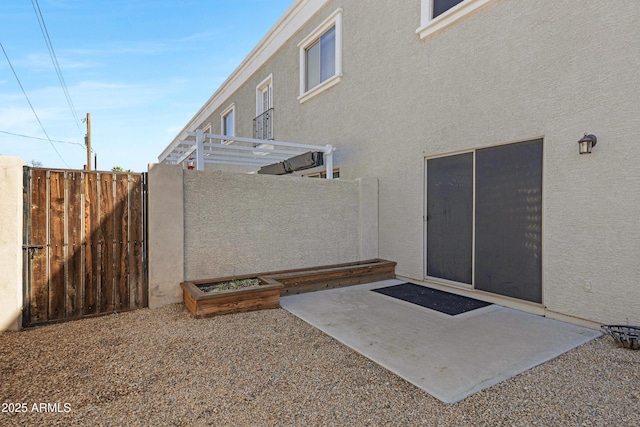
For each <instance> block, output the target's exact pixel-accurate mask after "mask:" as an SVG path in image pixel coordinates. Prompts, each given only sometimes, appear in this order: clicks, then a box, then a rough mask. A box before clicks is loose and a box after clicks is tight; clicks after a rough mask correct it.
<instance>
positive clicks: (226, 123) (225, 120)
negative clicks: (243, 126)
mask: <svg viewBox="0 0 640 427" xmlns="http://www.w3.org/2000/svg"><path fill="white" fill-rule="evenodd" d="M235 112H236V104H231V105H230V106H229V107H227V109H226V110H224V111H223V112H222V113H221V114H220V129H221V130H222V135H226V136H235V135H236V128H235V115H236V114H235ZM222 143H223V144H231V141H222Z"/></svg>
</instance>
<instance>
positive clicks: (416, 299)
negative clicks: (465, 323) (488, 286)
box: [371, 283, 491, 316]
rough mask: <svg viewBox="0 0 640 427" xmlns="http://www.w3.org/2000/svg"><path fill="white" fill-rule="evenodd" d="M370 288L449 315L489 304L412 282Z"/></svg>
mask: <svg viewBox="0 0 640 427" xmlns="http://www.w3.org/2000/svg"><path fill="white" fill-rule="evenodd" d="M371 290H372V291H374V292H377V293H379V294H383V295H387V296H390V297H393V298H398V299H401V300H403V301H407V302H411V303H413V304H417V305H420V306H422V307H426V308H430V309H432V310H437V311H439V312H441V313H445V314H448V315H450V316H455V315H457V314H462V313H466V312H467V311H471V310H475V309H477V308H482V307H486V306H488V305H491V303H489V302H484V301H478V300H477V299H473V298H468V297H463V296H460V295H455V294H450V293H449V292H444V291H440V290H438V289H431V288H427V287H425V286H420V285H415V284H413V283H403V284H401V285H394V286H387V287H386V288H378V289H371Z"/></svg>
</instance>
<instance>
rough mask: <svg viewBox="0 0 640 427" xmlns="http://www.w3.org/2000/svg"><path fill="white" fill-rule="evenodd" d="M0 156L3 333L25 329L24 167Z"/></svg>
mask: <svg viewBox="0 0 640 427" xmlns="http://www.w3.org/2000/svg"><path fill="white" fill-rule="evenodd" d="M23 166H24V161H23V160H22V159H20V158H18V157H9V156H0V195H2V197H1V198H0V230H1V232H0V332H1V331H5V330H18V329H20V328H21V326H22V210H23V208H22V180H23V172H22V170H23V169H22V167H23Z"/></svg>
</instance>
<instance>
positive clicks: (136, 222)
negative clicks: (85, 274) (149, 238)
mask: <svg viewBox="0 0 640 427" xmlns="http://www.w3.org/2000/svg"><path fill="white" fill-rule="evenodd" d="M142 186H143V181H142V175H140V174H132V175H131V181H130V188H129V212H130V213H129V251H130V253H129V296H130V298H129V307H130V308H132V309H133V308H142V307H146V306H147V305H148V304H147V299H148V297H147V288H146V286H145V280H144V268H143V245H144V234H143V231H144V228H143V226H144V216H143V215H144V211H143V209H142V206H143V191H142Z"/></svg>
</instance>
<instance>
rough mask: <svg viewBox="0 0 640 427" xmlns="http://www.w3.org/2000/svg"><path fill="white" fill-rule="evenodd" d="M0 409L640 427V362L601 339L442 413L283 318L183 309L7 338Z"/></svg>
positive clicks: (26, 416) (25, 416)
mask: <svg viewBox="0 0 640 427" xmlns="http://www.w3.org/2000/svg"><path fill="white" fill-rule="evenodd" d="M469 351H473V349H469ZM0 398H1V401H2V403H3V408H2V409H3V411H8V410H12V411H15V410H16V407H17V408H22V409H26V410H27V411H26V412H20V413H10V412H2V413H0V425H2V426H20V425H28V426H53V425H61V426H67V425H98V426H125V425H126V426H134V425H141V426H200V425H214V426H218V425H233V426H243V425H259V426H265V425H287V426H288V425H345V426H361V425H370V426H379V425H403V426H410V425H420V424H423V425H428V426H440V425H441V426H461V425H473V426H476V425H486V426H503V425H504V426H523V425H524V426H526V425H541V426H583V425H585V426H617V425H640V412H639V408H640V351H631V350H626V349H622V348H618V347H617V346H616V345H615V344H614V343H613V340H611V339H610V338H609V337H602V338H599V339H597V340H595V341H592V342H590V343H588V344H586V345H583V346H581V347H579V348H577V349H575V350H573V351H570V352H569V353H566V354H564V355H562V356H561V357H559V358H557V359H555V360H553V361H551V362H548V363H546V364H544V365H542V366H538V367H537V368H534V369H532V370H530V371H527V372H525V373H523V374H522V375H519V376H517V377H515V378H512V379H510V380H507V381H505V382H503V383H501V384H498V385H497V386H494V387H492V388H489V389H487V390H484V391H482V392H480V393H477V394H475V395H473V396H471V397H469V398H467V399H465V400H463V401H462V402H459V403H456V404H453V405H446V404H443V403H441V402H440V401H438V400H436V399H435V398H433V397H431V396H429V395H428V394H426V393H425V392H423V391H422V390H420V389H418V388H416V387H414V386H413V385H411V384H409V383H407V382H405V381H404V380H402V379H400V378H399V377H396V376H395V375H394V374H392V373H390V372H388V371H387V370H385V369H384V368H382V367H380V366H378V365H376V364H375V363H373V362H370V361H369V360H368V359H366V358H364V357H362V356H360V355H359V354H357V353H355V352H353V351H351V350H350V349H349V348H347V347H345V346H343V345H341V344H340V343H338V342H337V341H335V340H334V339H332V338H331V337H329V336H327V335H325V334H324V333H322V332H320V331H319V330H316V329H314V328H313V327H311V326H309V325H307V324H306V323H304V322H303V321H301V320H299V319H298V318H296V317H294V316H293V315H291V314H289V313H288V312H286V311H285V310H282V309H278V310H266V311H258V312H251V313H243V314H234V315H227V316H220V317H214V318H210V319H199V320H195V319H193V318H191V316H190V315H189V313H188V312H187V311H186V309H185V308H184V307H183V306H182V305H180V304H177V305H171V306H167V307H164V308H162V309H157V310H149V309H142V310H136V311H133V312H128V313H120V314H115V315H110V316H104V317H99V318H93V319H86V320H80V321H75V322H68V323H63V324H57V325H50V326H45V327H40V328H35V329H32V330H28V331H26V332H18V333H16V332H5V333H3V334H0ZM23 403H24V404H26V405H24V406H23V405H22V404H23ZM42 403H44V404H45V405H44V406H41V404H42ZM34 404H35V407H34ZM47 404H49V405H47ZM35 409H38V410H35ZM39 410H44V411H50V412H45V413H43V412H40V411H39ZM51 411H53V412H51Z"/></svg>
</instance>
